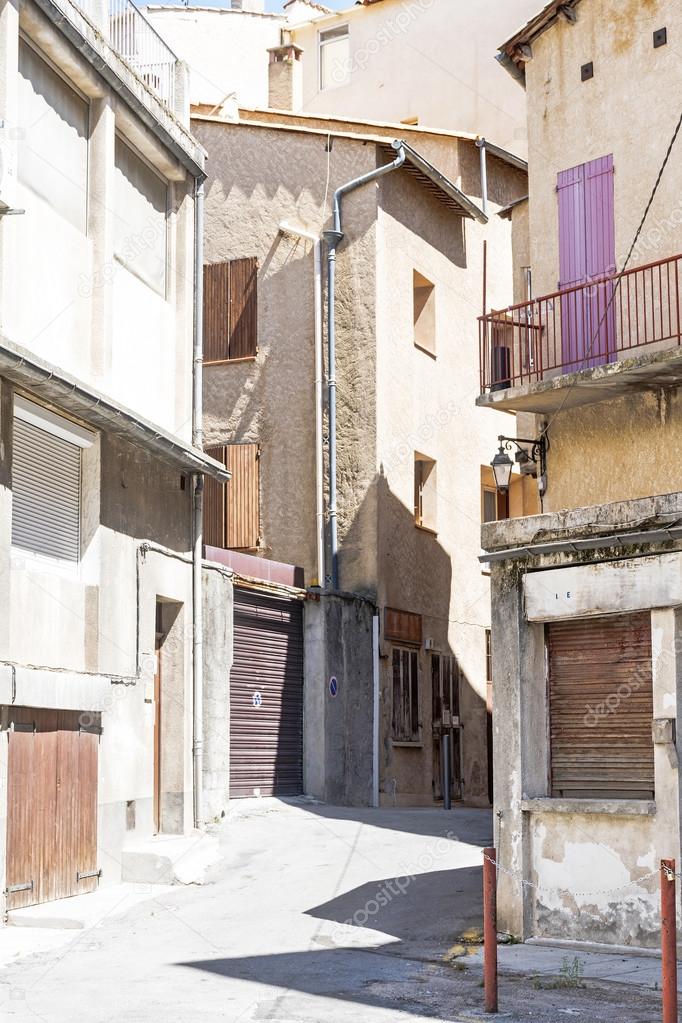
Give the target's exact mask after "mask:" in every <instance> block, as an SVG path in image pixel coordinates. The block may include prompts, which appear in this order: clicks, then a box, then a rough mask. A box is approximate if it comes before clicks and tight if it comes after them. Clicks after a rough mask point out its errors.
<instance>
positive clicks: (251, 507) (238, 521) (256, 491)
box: [225, 444, 260, 550]
mask: <svg viewBox="0 0 682 1023" xmlns="http://www.w3.org/2000/svg"><path fill="white" fill-rule="evenodd" d="M258 458H259V456H258V445H257V444H228V445H227V447H226V448H225V464H226V465H227V468H228V469H229V470H230V472H231V473H232V479H231V480H230V482H229V483H228V484H227V487H226V492H227V525H226V530H227V541H226V546H227V547H228V548H230V549H235V550H252V549H254V548H255V547H257V546H258V539H259V535H260V474H259V460H258Z"/></svg>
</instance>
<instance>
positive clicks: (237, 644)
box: [230, 589, 303, 798]
mask: <svg viewBox="0 0 682 1023" xmlns="http://www.w3.org/2000/svg"><path fill="white" fill-rule="evenodd" d="M302 791H303V609H302V605H301V602H300V601H298V600H292V599H289V598H285V597H278V596H273V595H271V594H266V593H263V592H260V591H258V590H246V589H236V590H235V604H234V662H233V665H232V671H231V673H230V796H231V797H232V798H235V797H244V796H253V795H263V796H271V795H281V796H293V795H299V794H300V793H301V792H302Z"/></svg>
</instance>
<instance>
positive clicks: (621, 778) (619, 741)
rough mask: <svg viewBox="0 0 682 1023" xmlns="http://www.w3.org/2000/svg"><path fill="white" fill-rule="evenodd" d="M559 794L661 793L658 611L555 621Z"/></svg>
mask: <svg viewBox="0 0 682 1023" xmlns="http://www.w3.org/2000/svg"><path fill="white" fill-rule="evenodd" d="M547 648H548V666H549V671H548V676H549V725H550V766H551V794H552V796H555V797H558V798H572V799H647V800H648V799H653V798H654V746H653V740H652V734H651V726H652V720H653V714H654V711H653V683H652V659H651V614H650V613H649V612H645V613H639V614H628V615H609V616H608V617H605V618H589V619H571V620H569V621H561V622H552V623H551V624H549V625H548V626H547Z"/></svg>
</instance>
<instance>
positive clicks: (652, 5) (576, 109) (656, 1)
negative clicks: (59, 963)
mask: <svg viewBox="0 0 682 1023" xmlns="http://www.w3.org/2000/svg"><path fill="white" fill-rule="evenodd" d="M577 13H578V20H577V22H576V24H575V25H569V24H568V23H567V22H565V21H564V20H563V19H559V20H558V21H557V22H556V23H555V24H553V25H552V27H551V28H550V29H549V30H548V31H547V32H545V33H544V34H543V35H542V36H541V37H540V38H538V39H537V40H536V41H535V42H534V43H533V59H532V60H531V61H529V62H528V63H527V64H526V76H527V92H528V131H529V142H530V152H531V154H532V155H531V161H530V177H529V184H530V235H531V262H532V267H533V289H534V294H535V295H543V294H548V293H551V292H553V291H554V290H555V289H556V287H557V282H558V280H559V253H558V212H557V198H556V190H555V189H556V181H557V174H558V172H559V171H562V170H565V169H567V168H570V167H574V166H576V165H578V164H581V163H584V162H586V161H589V160H593V159H596V158H598V157H601V156H605V155H607V154H609V153H612V154H613V158H614V166H615V176H614V186H615V228H616V259H617V265H618V267H619V268H621V267H622V266H623V265H624V260H625V257H626V256H627V254H628V252H629V250H630V247H631V245H632V243H633V241H634V237H635V232H636V230H637V227H638V225H639V222H640V219H641V217H642V214H643V212H644V209H645V206H646V204H647V201H648V199H649V196H650V194H651V191H652V188H653V186H654V183H655V181H656V177H657V174H658V171H659V169H660V166H661V164H662V161H663V157H664V155H665V152H666V149H667V146H668V143H669V141H670V138H671V136H672V132H673V129H674V126H675V123H676V120H677V113H676V111H675V109H674V108H673V107H671V106H670V104H667V103H663V102H660V101H657V99H656V97H660V96H663V95H671V94H676V93H677V92H679V91H680V87H681V86H682V70H681V69H680V64H679V60H678V57H677V53H676V50H675V46H674V39H675V38H676V37H677V36H678V35H679V32H680V31H682V11H680V9H679V7H678V6H677V5H674V4H670V3H667V2H665V0H645V2H642V0H589V2H585V3H581V4H580V5H579V7H578V9H577ZM605 25H609V26H611V28H610V30H609V31H604V26H605ZM664 26H666V27H667V29H668V38H669V42H668V45H667V46H663V47H660V48H658V49H654V47H653V32H654V31H655V30H657V29H659V28H662V27H664ZM587 61H593V62H594V78H593V79H591V80H590V81H587V82H584V83H582V82H581V81H580V68H581V66H582V65H583V64H584V63H586V62H587ZM624 112H626V113H624ZM679 181H680V177H679V173H678V171H677V163H676V160H675V157H674V155H673V160H672V161H671V163H670V164H669V165H668V168H667V170H666V172H665V174H664V176H663V179H662V181H661V184H660V188H659V191H658V194H657V197H656V199H655V201H654V204H653V206H652V209H651V212H650V214H649V217H648V219H647V222H646V225H645V227H644V230H643V232H642V235H641V238H640V241H639V243H638V245H637V247H636V249H635V251H634V254H633V256H632V259H631V261H630V266H631V267H637V266H641V265H644V264H647V263H649V262H652V261H655V260H658V259H663V258H667V257H670V256H673V255H675V254H676V253H678V252H680V250H681V249H682V210H681V209H680V198H679V193H680V189H679ZM517 300H518V296H517ZM642 315H643V310H642ZM633 316H634V313H633ZM648 316H649V319H650V318H651V312H650V311H649V313H648ZM657 318H658V316H657ZM646 351H647V349H646V347H645V348H640V349H638V350H635V351H634V352H633V354H639V353H644V352H646ZM570 406H571V402H570V401H568V402H566V407H565V408H564V409H563V410H562V411H560V413H559V414H558V415H555V416H550V417H549V420H550V428H549V438H550V441H551V448H550V451H549V457H548V484H549V485H548V490H547V495H546V498H545V508H546V509H547V510H550V511H551V510H558V509H560V508H563V507H566V508H573V507H580V506H581V505H591V504H600V503H602V502H607V501H614V500H621V499H625V498H628V497H640V496H645V495H647V494H663V493H668V492H672V491H676V490H679V489H680V487H681V485H682V482H681V481H682V477H680V474H679V472H678V471H677V468H676V466H675V465H674V461H673V460H671V459H669V458H668V457H666V455H665V452H667V451H670V450H673V449H674V447H675V445H676V444H677V442H678V436H677V432H678V431H677V423H676V419H677V415H676V413H677V406H678V398H677V393H676V391H675V390H674V389H672V390H671V389H668V390H665V391H653V392H651V393H649V394H642V393H641V392H637V391H632V392H630V393H629V394H628V395H627V396H626V397H622V398H618V399H617V400H614V401H603V402H600V403H599V404H598V405H595V406H593V407H590V408H579V409H571V407H570ZM626 466H627V469H626Z"/></svg>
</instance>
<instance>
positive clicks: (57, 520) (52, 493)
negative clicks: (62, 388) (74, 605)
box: [12, 418, 81, 561]
mask: <svg viewBox="0 0 682 1023" xmlns="http://www.w3.org/2000/svg"><path fill="white" fill-rule="evenodd" d="M80 491H81V448H80V447H79V446H78V445H76V444H71V443H69V441H67V440H64V439H63V438H62V437H57V436H55V435H54V434H52V433H48V432H47V431H46V430H41V429H40V428H39V427H37V426H34V425H33V424H32V423H27V422H24V421H23V420H21V419H18V418H15V419H14V451H13V456H12V543H13V544H14V545H15V546H16V547H22V548H24V549H26V550H30V551H35V552H36V553H39V554H47V555H49V556H51V557H53V558H62V559H64V560H67V561H78V560H79V554H80Z"/></svg>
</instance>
